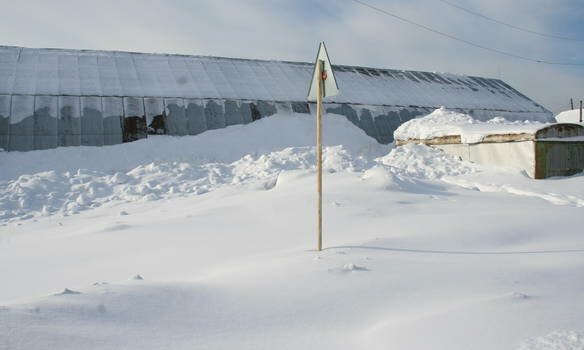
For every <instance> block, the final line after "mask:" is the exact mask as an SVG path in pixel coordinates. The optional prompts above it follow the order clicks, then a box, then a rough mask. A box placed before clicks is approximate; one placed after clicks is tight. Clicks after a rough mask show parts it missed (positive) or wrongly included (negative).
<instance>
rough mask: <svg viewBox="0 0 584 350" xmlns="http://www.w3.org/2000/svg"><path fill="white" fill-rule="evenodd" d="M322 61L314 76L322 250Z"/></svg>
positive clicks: (320, 245) (317, 179) (319, 245)
mask: <svg viewBox="0 0 584 350" xmlns="http://www.w3.org/2000/svg"><path fill="white" fill-rule="evenodd" d="M323 68H324V61H323V60H319V61H318V64H317V72H316V74H317V75H316V76H317V77H318V89H317V99H316V171H317V175H316V182H317V183H316V189H317V191H318V205H317V206H318V219H317V220H318V223H317V225H318V244H317V250H318V251H319V252H320V251H321V250H322V95H323V93H324V91H323V90H324V87H323V86H322V85H323V80H322V73H323Z"/></svg>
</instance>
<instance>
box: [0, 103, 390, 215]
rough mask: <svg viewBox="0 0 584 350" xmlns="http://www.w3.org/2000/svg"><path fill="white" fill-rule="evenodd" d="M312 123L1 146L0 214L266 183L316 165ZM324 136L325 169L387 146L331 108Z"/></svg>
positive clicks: (364, 161) (350, 165) (357, 164)
mask: <svg viewBox="0 0 584 350" xmlns="http://www.w3.org/2000/svg"><path fill="white" fill-rule="evenodd" d="M314 128H315V125H314V120H313V119H312V118H310V117H307V116H306V115H299V114H281V115H276V116H272V117H270V118H265V119H263V120H260V121H257V122H254V123H251V124H248V125H243V126H242V125H236V126H233V127H228V128H225V129H220V130H214V131H211V132H207V133H204V134H201V135H198V136H186V137H165V136H162V137H153V138H151V139H146V140H141V141H138V142H134V143H130V144H124V145H115V146H108V147H72V148H59V149H55V150H46V151H34V152H25V153H21V152H10V153H2V154H0V164H3V163H6V164H10V165H11V166H10V167H6V168H3V169H2V174H1V175H0V221H6V220H14V219H28V218H32V217H37V216H47V215H52V214H62V215H71V214H76V213H78V212H80V211H83V210H87V209H91V208H95V207H99V206H102V205H104V204H106V203H110V202H114V201H121V202H133V201H154V200H159V199H162V198H168V197H170V196H176V195H191V194H194V195H198V194H203V193H207V192H209V191H213V190H215V189H217V188H219V187H221V186H224V185H245V186H250V187H252V188H254V189H263V190H269V189H272V188H274V187H275V186H276V185H277V181H278V177H279V175H280V173H281V172H283V171H288V170H299V169H300V170H313V169H314V164H315V159H316V158H315V150H314V147H313V144H314V138H315V137H314V134H315V132H314ZM324 139H325V145H335V144H336V145H338V146H329V147H326V148H325V150H324V169H325V171H327V172H330V173H333V172H339V171H360V170H361V169H364V168H366V167H368V166H369V164H370V163H371V161H370V160H371V159H373V158H374V157H376V156H380V155H382V154H384V153H386V152H387V150H388V149H389V147H388V146H384V145H380V144H378V143H377V142H376V141H375V140H373V139H372V138H370V137H368V136H367V135H365V134H364V133H363V132H362V131H361V130H360V129H358V128H356V127H355V126H353V125H352V124H351V123H350V122H349V121H347V119H346V118H345V117H342V116H336V115H327V116H326V121H325V135H324ZM341 145H342V146H341ZM2 179H5V181H2ZM120 215H124V214H120Z"/></svg>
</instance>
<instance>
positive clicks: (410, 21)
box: [351, 0, 584, 66]
mask: <svg viewBox="0 0 584 350" xmlns="http://www.w3.org/2000/svg"><path fill="white" fill-rule="evenodd" d="M351 1H353V2H355V3H357V4H359V5H361V6H365V7H368V8H369V9H371V10H374V11H377V12H379V13H382V14H384V15H387V16H390V17H393V18H395V19H398V20H400V21H402V22H405V23H408V24H411V25H414V26H416V27H419V28H422V29H424V30H427V31H429V32H432V33H434V34H438V35H441V36H443V37H446V38H449V39H452V40H455V41H458V42H461V43H464V44H467V45H470V46H474V47H478V48H480V49H483V50H486V51H491V52H495V53H498V54H500V55H504V56H508V57H513V58H517V59H520V60H524V61H529V62H535V63H541V64H549V65H558V66H584V63H581V62H574V63H573V62H557V61H549V60H545V59H537V58H531V57H527V56H521V55H517V54H514V53H512V52H508V51H503V50H499V49H495V48H492V47H488V46H484V45H481V44H477V43H475V42H472V41H469V40H466V39H462V38H459V37H456V36H454V35H451V34H448V33H444V32H441V31H439V30H437V29H434V28H431V27H428V26H427V25H424V24H421V23H418V22H414V21H412V20H410V19H407V18H404V17H401V16H398V15H396V14H394V13H391V12H389V11H387V10H384V9H382V8H379V7H376V6H373V5H371V4H368V3H366V2H364V1H361V0H351Z"/></svg>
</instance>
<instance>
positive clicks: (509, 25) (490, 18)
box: [438, 0, 584, 42]
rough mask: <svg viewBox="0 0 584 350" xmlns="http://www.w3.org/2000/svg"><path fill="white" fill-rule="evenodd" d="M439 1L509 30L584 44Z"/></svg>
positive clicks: (443, 0) (575, 39)
mask: <svg viewBox="0 0 584 350" xmlns="http://www.w3.org/2000/svg"><path fill="white" fill-rule="evenodd" d="M438 1H440V2H442V3H444V4H446V5H448V6H452V7H454V8H457V9H459V10H461V11H464V12H467V13H470V14H471V15H474V16H477V17H481V18H483V19H486V20H487V21H491V22H495V23H497V24H500V25H503V26H506V27H509V28H513V29H515V30H519V31H521V32H525V33H530V34H535V35H539V36H543V37H546V38H552V39H560V40H570V41H580V42H584V39H578V38H569V37H566V36H561V35H554V34H547V33H542V32H538V31H535V30H531V29H527V28H522V27H519V26H516V25H514V24H510V23H506V22H503V21H500V20H498V19H496V18H492V17H489V16H485V15H483V14H482V13H479V12H475V11H473V10H469V9H467V8H466V7H462V6H460V5H457V4H454V3H452V2H450V1H447V0H438Z"/></svg>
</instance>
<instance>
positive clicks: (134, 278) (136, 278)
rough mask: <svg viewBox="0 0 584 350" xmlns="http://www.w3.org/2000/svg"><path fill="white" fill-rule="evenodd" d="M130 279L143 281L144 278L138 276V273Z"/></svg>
mask: <svg viewBox="0 0 584 350" xmlns="http://www.w3.org/2000/svg"><path fill="white" fill-rule="evenodd" d="M132 279H133V280H134V281H143V280H144V277H142V276H140V275H136V276H134V277H132Z"/></svg>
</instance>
